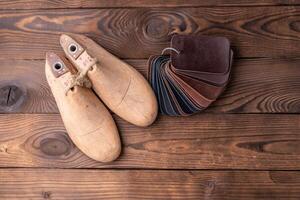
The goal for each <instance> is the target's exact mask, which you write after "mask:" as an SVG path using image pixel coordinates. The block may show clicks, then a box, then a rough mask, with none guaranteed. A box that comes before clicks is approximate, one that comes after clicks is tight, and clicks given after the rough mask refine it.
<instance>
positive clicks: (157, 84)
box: [148, 35, 233, 116]
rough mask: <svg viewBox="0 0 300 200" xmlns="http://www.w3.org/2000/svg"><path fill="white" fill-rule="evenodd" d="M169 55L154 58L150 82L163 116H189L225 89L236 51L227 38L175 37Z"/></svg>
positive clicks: (149, 73)
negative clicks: (231, 47)
mask: <svg viewBox="0 0 300 200" xmlns="http://www.w3.org/2000/svg"><path fill="white" fill-rule="evenodd" d="M168 49H170V50H172V51H171V53H170V55H156V56H151V57H150V58H149V61H148V67H149V68H148V80H149V82H150V84H151V86H152V88H153V90H154V92H155V94H156V97H157V100H158V104H159V109H160V112H161V113H162V114H165V115H170V116H186V115H191V114H194V113H197V112H200V111H202V110H204V109H206V108H207V107H208V106H209V105H210V104H211V103H212V102H214V101H215V100H216V99H217V98H218V97H219V96H220V94H221V93H222V92H223V91H224V89H225V88H226V86H227V84H228V81H229V78H230V71H231V65H232V58H233V52H232V50H231V49H230V43H229V41H228V40H227V39H226V38H224V37H208V36H188V35H175V36H173V37H172V40H171V47H170V48H168Z"/></svg>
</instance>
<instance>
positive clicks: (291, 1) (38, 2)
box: [0, 0, 300, 9]
mask: <svg viewBox="0 0 300 200" xmlns="http://www.w3.org/2000/svg"><path fill="white" fill-rule="evenodd" d="M258 5H259V6H270V5H271V6H272V5H300V1H299V0H264V1H258V0H243V1H239V2H237V1H235V0H207V1H199V0H185V1H183V0H139V1H137V0H122V1H107V0H85V1H82V0H72V1H71V0H56V1H51V0H30V1H26V2H22V1H19V0H2V1H1V2H0V9H46V8H108V7H109V8H126V7H134V8H136V7H151V8H153V7H199V6H258Z"/></svg>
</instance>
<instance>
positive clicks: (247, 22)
mask: <svg viewBox="0 0 300 200" xmlns="http://www.w3.org/2000/svg"><path fill="white" fill-rule="evenodd" d="M299 20H300V7H298V6H267V7H256V8H253V7H199V8H194V7H188V8H135V9H127V8H122V9H58V10H57V9H53V10H52V9H51V10H50V9H46V10H30V11H29V10H25V11H23V10H22V11H18V12H16V11H12V10H9V11H7V10H5V11H0V21H1V25H2V29H0V37H1V40H2V44H1V47H0V58H5V59H8V58H10V59H16V58H17V59H44V55H45V52H46V51H49V50H54V51H57V52H62V50H61V48H60V46H59V40H58V38H59V34H60V33H63V32H73V33H82V34H87V35H88V36H90V37H91V38H93V39H94V40H96V41H97V42H98V43H99V44H101V45H102V46H104V47H105V48H107V49H108V50H110V51H111V52H112V53H114V54H116V55H117V56H119V57H121V58H148V57H149V56H150V55H151V54H158V53H161V50H162V49H163V48H165V47H167V46H168V45H169V41H170V39H171V36H172V33H180V34H193V35H199V34H203V35H212V36H217V35H222V36H226V37H228V38H229V39H230V41H231V42H232V47H233V49H234V50H235V51H234V53H235V57H297V56H298V55H299V54H300V50H299V46H300V38H299V29H300V28H299ZM141 47H143V48H142V51H133V49H139V48H141Z"/></svg>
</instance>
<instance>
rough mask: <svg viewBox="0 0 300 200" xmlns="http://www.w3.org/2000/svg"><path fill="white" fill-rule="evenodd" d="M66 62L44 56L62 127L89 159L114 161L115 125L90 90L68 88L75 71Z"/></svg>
mask: <svg viewBox="0 0 300 200" xmlns="http://www.w3.org/2000/svg"><path fill="white" fill-rule="evenodd" d="M72 67H73V66H71V64H70V63H68V61H67V60H65V59H63V58H60V57H58V56H57V55H56V54H54V53H47V55H46V65H45V72H46V77H47V81H48V83H49V85H50V88H51V91H52V93H53V96H54V98H55V100H56V103H57V106H58V109H59V112H60V114H61V117H62V120H63V122H64V125H65V128H66V130H67V132H68V134H69V136H70V138H71V139H72V140H73V142H74V143H75V145H76V146H77V147H78V148H79V149H80V150H81V151H82V152H84V153H85V154H86V155H87V156H89V157H90V158H92V159H95V160H97V161H101V162H110V161H113V160H115V159H116V158H117V157H118V156H119V154H120V151H121V143H120V138H119V134H118V130H117V127H116V124H115V122H114V120H113V118H112V116H111V114H110V113H109V111H108V110H107V109H106V107H105V106H104V105H103V104H102V103H101V101H99V99H98V98H97V96H96V95H95V94H94V93H93V91H92V90H91V89H88V88H86V87H81V86H77V85H75V86H72V87H71V88H69V86H70V81H71V82H72V80H74V79H73V75H74V72H76V69H75V68H74V69H72Z"/></svg>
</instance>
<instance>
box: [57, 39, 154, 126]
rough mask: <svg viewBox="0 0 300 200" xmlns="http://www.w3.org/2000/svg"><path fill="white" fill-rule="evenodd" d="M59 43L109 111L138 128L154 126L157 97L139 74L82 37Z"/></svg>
mask: <svg viewBox="0 0 300 200" xmlns="http://www.w3.org/2000/svg"><path fill="white" fill-rule="evenodd" d="M60 43H61V46H62V48H63V50H64V52H65V54H66V56H67V57H68V59H69V60H70V61H71V62H72V63H73V64H74V66H75V67H76V68H77V69H78V71H80V72H81V73H82V74H86V75H87V76H88V78H89V79H90V81H91V82H92V87H93V89H94V91H95V92H96V94H97V95H98V96H99V98H100V99H101V100H102V101H103V102H104V103H105V104H106V105H107V107H108V108H109V109H111V110H112V111H113V112H114V113H116V114H117V115H119V116H120V117H121V118H123V119H124V120H126V121H128V122H130V123H132V124H135V125H137V126H142V127H144V126H148V125H150V124H152V123H153V121H154V120H155V118H156V116H157V101H156V97H155V94H154V92H153V91H152V88H151V86H150V85H149V83H148V82H147V80H146V79H145V78H144V77H143V76H142V75H141V74H140V73H139V72H137V71H136V70H135V69H134V68H133V67H132V66H130V65H128V64H127V63H125V62H123V61H122V60H120V59H118V58H117V57H115V56H114V55H112V54H111V53H109V52H108V51H106V50H105V49H104V48H102V47H101V46H99V45H98V44H96V43H95V42H94V41H92V40H91V39H89V38H87V37H85V36H83V35H74V34H72V35H70V36H69V35H62V36H61V38H60Z"/></svg>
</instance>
